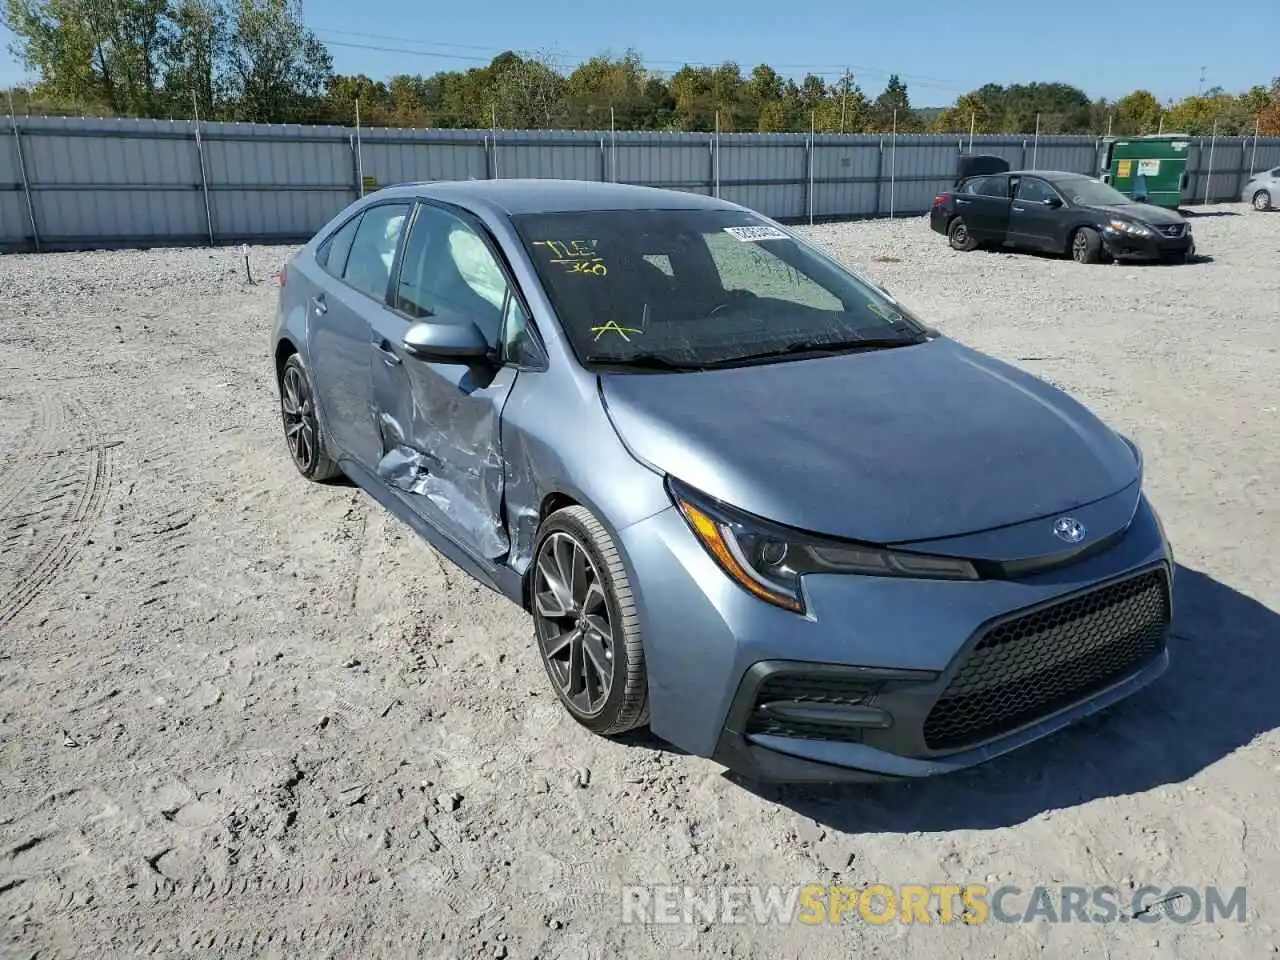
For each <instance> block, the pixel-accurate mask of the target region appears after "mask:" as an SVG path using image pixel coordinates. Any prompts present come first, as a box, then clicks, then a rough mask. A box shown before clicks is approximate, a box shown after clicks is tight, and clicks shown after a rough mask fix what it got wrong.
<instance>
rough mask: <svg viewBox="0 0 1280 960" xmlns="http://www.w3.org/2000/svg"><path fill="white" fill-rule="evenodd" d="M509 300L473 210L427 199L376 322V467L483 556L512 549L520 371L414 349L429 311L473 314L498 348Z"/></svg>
mask: <svg viewBox="0 0 1280 960" xmlns="http://www.w3.org/2000/svg"><path fill="white" fill-rule="evenodd" d="M510 302H512V301H511V298H510V288H509V285H508V284H507V281H506V277H505V274H504V272H503V271H502V269H501V268H500V267H499V266H498V262H497V260H496V258H495V257H494V255H493V251H492V248H491V246H490V245H489V241H488V240H487V238H485V237H484V236H483V235H482V233H481V232H480V231H479V229H478V227H477V226H476V225H474V224H473V223H472V222H471V221H469V220H468V219H467V218H465V216H464V215H461V214H460V213H458V212H456V211H452V210H447V209H444V208H441V207H437V206H434V205H429V204H422V205H420V206H419V208H418V210H417V211H416V212H415V215H414V218H413V223H412V224H411V225H410V232H409V237H408V239H407V241H406V243H405V247H404V251H403V254H402V257H401V262H400V264H399V265H398V269H397V276H396V280H395V286H394V290H393V294H392V297H391V302H390V308H389V309H384V310H381V311H379V312H378V315H377V316H376V317H375V318H374V319H373V321H372V322H371V324H370V328H371V337H372V339H371V342H370V345H369V347H370V349H369V358H370V360H369V362H370V386H371V390H370V398H371V403H372V407H373V410H372V412H373V416H374V420H375V422H376V423H377V424H378V430H379V435H380V438H381V445H382V446H381V449H382V455H381V459H380V460H379V461H378V464H377V470H376V472H377V474H378V476H379V477H380V478H381V479H382V480H383V481H384V482H386V483H387V484H388V485H389V486H390V487H391V489H392V490H393V491H395V493H396V494H397V495H398V496H399V497H400V498H401V499H402V500H403V501H404V502H405V503H406V504H407V505H408V506H409V507H410V508H411V509H413V510H414V511H415V512H417V513H418V514H420V515H421V516H422V517H423V519H425V520H426V521H428V522H429V523H431V524H432V525H433V526H435V527H436V528H437V529H439V530H441V531H442V532H444V533H445V534H446V535H447V536H449V537H450V538H451V539H453V540H454V541H455V542H457V543H459V544H460V545H461V546H463V547H465V548H466V549H468V550H469V551H470V552H471V553H473V554H475V555H476V556H478V557H481V558H485V559H490V560H493V559H497V558H499V557H501V556H503V555H504V554H505V553H506V552H507V550H508V546H509V544H508V539H507V534H506V530H505V524H504V519H503V511H502V499H503V477H504V466H503V459H502V446H501V419H502V408H503V405H504V404H505V403H506V400H507V397H508V395H509V394H510V392H511V388H512V385H513V384H514V383H515V380H516V377H517V376H518V372H517V371H516V370H515V369H514V368H512V367H509V366H501V367H498V368H496V369H489V370H487V371H486V370H482V369H480V368H472V367H468V366H466V365H463V364H446V363H428V362H426V361H423V360H418V359H415V358H414V357H412V356H410V355H409V354H407V353H406V352H405V350H404V347H403V345H402V339H403V337H404V334H405V331H406V330H408V328H409V326H410V324H412V323H413V322H415V321H416V320H419V319H427V318H430V319H432V320H433V321H439V322H457V323H475V324H476V325H477V326H479V327H480V329H481V330H482V331H483V332H484V333H485V335H486V337H487V338H488V339H489V340H490V343H492V344H493V345H494V347H495V355H496V351H497V347H498V344H499V340H500V332H501V329H502V318H503V315H504V311H505V308H506V307H507V305H508V303H510Z"/></svg>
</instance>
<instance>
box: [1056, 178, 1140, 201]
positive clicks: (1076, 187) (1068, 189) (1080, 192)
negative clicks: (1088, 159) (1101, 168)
mask: <svg viewBox="0 0 1280 960" xmlns="http://www.w3.org/2000/svg"><path fill="white" fill-rule="evenodd" d="M1054 186H1055V187H1057V188H1058V189H1059V190H1061V191H1062V192H1063V193H1064V194H1065V195H1066V197H1067V199H1068V200H1070V201H1071V202H1072V203H1074V204H1076V205H1077V206H1091V207H1096V206H1102V207H1110V206H1114V205H1115V204H1117V203H1132V202H1133V201H1131V200H1130V199H1129V198H1128V197H1126V196H1125V195H1124V194H1123V193H1121V192H1120V191H1119V190H1117V189H1116V188H1115V187H1113V186H1111V185H1110V184H1106V183H1103V182H1102V181H1101V180H1093V179H1091V178H1089V177H1078V178H1077V177H1072V178H1071V179H1070V180H1057V181H1055V182H1054Z"/></svg>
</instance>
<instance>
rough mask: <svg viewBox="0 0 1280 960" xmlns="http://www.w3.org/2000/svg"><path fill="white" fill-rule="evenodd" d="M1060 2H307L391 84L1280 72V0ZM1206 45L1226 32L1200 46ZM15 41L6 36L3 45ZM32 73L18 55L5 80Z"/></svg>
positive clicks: (946, 80)
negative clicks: (406, 79)
mask: <svg viewBox="0 0 1280 960" xmlns="http://www.w3.org/2000/svg"><path fill="white" fill-rule="evenodd" d="M1038 8H1039V9H1045V10H1046V13H1045V14H1040V13H1039V12H1038ZM1047 9H1048V8H1047V6H1042V5H1041V4H1040V3H1036V2H1029V3H1025V4H1009V3H997V2H991V0H978V2H971V3H967V4H964V5H960V4H958V3H955V2H954V0H952V2H943V0H896V2H894V0H888V2H886V0H881V2H876V3H858V2H856V0H808V2H807V3H805V4H799V3H795V2H785V0H783V2H780V0H735V2H733V3H729V2H725V0H640V2H623V0H604V2H599V3H595V4H592V3H590V2H587V0H541V2H537V3H530V2H528V0H472V2H469V3H431V4H424V3H422V2H421V0H417V2H415V0H370V2H366V3H363V4H352V3H351V2H350V0H307V2H306V4H305V11H306V19H307V22H308V24H309V25H310V26H311V28H312V29H314V30H315V31H316V32H317V33H318V34H319V35H320V37H321V39H323V40H324V41H325V42H326V43H328V44H329V45H330V50H331V52H332V53H333V59H334V68H335V69H336V70H337V71H339V72H340V73H361V72H363V73H367V74H369V75H370V76H373V77H376V78H383V77H386V76H389V75H391V74H394V73H433V72H435V71H437V70H447V69H465V68H467V67H470V66H477V65H482V64H483V63H485V62H487V61H488V59H489V58H491V57H492V56H493V55H494V54H495V53H498V52H500V51H501V50H504V49H515V50H525V51H534V52H540V53H545V54H547V55H549V56H551V57H553V58H554V59H556V61H557V62H558V63H560V64H561V65H562V66H563V67H565V68H569V67H572V66H573V65H575V64H576V63H578V62H580V61H581V60H582V59H584V58H586V57H590V56H592V55H594V54H597V53H600V52H603V51H606V50H607V51H611V52H614V53H620V52H622V51H623V50H624V49H626V47H628V46H632V47H635V48H636V49H637V50H638V51H639V52H640V53H641V55H642V56H643V57H644V59H645V62H646V63H647V64H648V65H649V66H650V67H651V68H652V69H655V70H663V71H672V70H675V69H677V68H678V67H679V66H680V64H681V63H683V62H685V61H689V62H694V63H718V62H721V61H724V60H735V61H737V62H738V63H739V64H740V65H741V66H742V67H743V69H744V71H745V70H748V69H749V68H750V67H751V66H753V65H755V64H757V63H760V62H768V63H771V64H774V65H775V66H777V67H778V68H779V70H780V72H782V73H784V74H787V75H796V76H800V75H803V74H804V73H805V72H806V71H812V72H815V73H825V74H827V75H828V76H830V77H831V78H833V79H834V78H835V77H837V76H838V75H839V73H840V72H841V69H842V68H843V67H845V66H847V67H848V68H849V69H850V70H851V71H852V72H853V73H854V74H855V75H856V79H857V81H858V83H859V84H860V85H861V86H862V88H863V90H865V91H866V92H867V93H868V95H871V96H874V95H875V94H876V93H878V92H879V91H880V89H881V88H882V87H883V86H884V82H885V80H886V78H887V75H888V73H889V72H890V71H894V72H897V73H899V74H900V75H901V76H902V77H903V79H904V80H905V81H906V82H907V84H908V88H909V92H910V94H911V100H912V102H913V103H914V104H915V105H917V106H936V105H942V104H946V103H949V102H950V101H952V100H953V99H954V98H955V97H956V95H957V94H959V93H962V92H963V91H965V90H968V89H972V88H973V87H976V86H980V85H981V84H983V83H986V82H988V81H994V82H997V83H1015V82H1029V81H1032V80H1042V81H1051V80H1058V81H1062V82H1065V83H1072V84H1075V85H1077V86H1079V87H1081V88H1083V89H1084V90H1085V91H1087V92H1088V93H1089V94H1090V95H1091V96H1095V97H1096V96H1106V97H1116V96H1119V95H1122V94H1124V93H1126V92H1128V91H1129V90H1132V89H1134V88H1135V87H1139V86H1145V87H1147V88H1148V89H1151V90H1153V91H1154V92H1155V93H1156V95H1157V96H1158V97H1160V98H1161V99H1164V98H1168V97H1182V96H1185V95H1187V94H1190V93H1195V92H1196V90H1197V88H1198V86H1199V83H1200V73H1201V68H1204V71H1205V85H1206V86H1222V87H1225V88H1227V89H1228V90H1233V91H1237V90H1242V89H1246V88H1247V87H1249V86H1251V85H1253V84H1255V83H1266V82H1269V81H1270V79H1271V77H1272V76H1273V75H1275V74H1276V73H1278V72H1280V59H1278V58H1277V50H1280V39H1278V37H1280V35H1277V33H1276V29H1277V20H1276V13H1275V0H1228V2H1226V3H1222V4H1214V5H1213V6H1212V7H1211V8H1208V9H1207V8H1206V7H1205V6H1204V5H1203V3H1192V2H1191V0H1161V2H1158V3H1154V4H1151V5H1140V4H1131V5H1128V6H1125V7H1122V6H1107V5H1103V6H1101V7H1095V8H1093V10H1094V11H1096V12H1092V11H1091V10H1090V8H1088V7H1087V6H1085V7H1082V6H1076V7H1074V8H1067V7H1061V6H1056V7H1055V8H1054V12H1053V13H1052V14H1050V13H1048V12H1047ZM815 25H817V26H816V27H815ZM1264 25H1266V28H1265V29H1260V27H1263V26H1264ZM1268 34H1269V35H1268ZM1205 36H1210V37H1212V39H1210V40H1208V41H1204V40H1201V39H1198V40H1197V41H1196V42H1191V40H1190V38H1192V37H1197V38H1203V37H1205ZM11 40H12V36H11V35H9V34H7V33H6V32H5V31H4V30H3V28H0V47H4V48H7V46H8V44H9V42H10V41H11ZM370 47H374V48H383V49H369V48H370ZM386 48H392V49H386ZM401 51H404V52H401ZM22 77H23V71H22V67H21V65H20V64H19V63H18V62H17V61H16V60H15V59H14V58H13V57H12V56H11V55H9V54H8V53H7V50H6V52H5V53H4V54H3V55H2V56H0V84H9V83H12V82H15V81H18V80H21V79H22Z"/></svg>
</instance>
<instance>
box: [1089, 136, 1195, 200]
mask: <svg viewBox="0 0 1280 960" xmlns="http://www.w3.org/2000/svg"><path fill="white" fill-rule="evenodd" d="M1190 152H1191V137H1190V136H1188V135H1187V134H1185V133H1163V134H1151V135H1150V136H1145V137H1127V138H1126V137H1115V138H1111V139H1107V140H1103V146H1102V156H1101V161H1102V162H1101V168H1102V169H1101V170H1100V173H1101V175H1102V179H1103V180H1105V181H1106V182H1107V183H1110V184H1111V185H1112V186H1113V187H1115V188H1116V189H1117V190H1119V191H1120V192H1121V193H1123V194H1124V195H1125V196H1126V197H1132V198H1133V199H1135V200H1144V199H1145V200H1146V201H1147V202H1148V203H1151V204H1154V205H1155V206H1159V207H1168V208H1169V209H1170V210H1176V209H1178V207H1179V206H1180V205H1181V203H1182V192H1183V191H1184V190H1185V189H1186V187H1187V155H1188V154H1189V153H1190Z"/></svg>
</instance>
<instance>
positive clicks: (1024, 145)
mask: <svg viewBox="0 0 1280 960" xmlns="http://www.w3.org/2000/svg"><path fill="white" fill-rule="evenodd" d="M1018 165H1019V166H1020V167H1022V169H1023V170H1026V169H1027V141H1026V139H1025V138H1024V139H1023V141H1022V161H1021V163H1019V164H1018Z"/></svg>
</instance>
